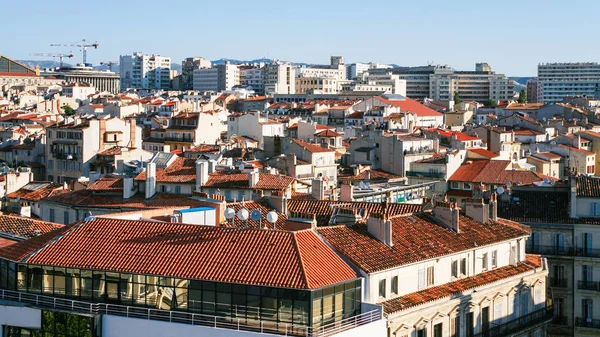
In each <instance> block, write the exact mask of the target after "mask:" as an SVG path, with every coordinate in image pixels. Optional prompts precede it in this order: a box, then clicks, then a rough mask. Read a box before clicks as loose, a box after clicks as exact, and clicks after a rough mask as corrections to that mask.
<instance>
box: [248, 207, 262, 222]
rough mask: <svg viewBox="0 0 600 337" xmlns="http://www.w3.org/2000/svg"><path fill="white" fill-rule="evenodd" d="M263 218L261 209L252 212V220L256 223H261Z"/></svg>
mask: <svg viewBox="0 0 600 337" xmlns="http://www.w3.org/2000/svg"><path fill="white" fill-rule="evenodd" d="M261 218H262V213H261V212H260V210H259V209H255V210H253V211H252V212H250V219H252V220H254V221H260V219H261Z"/></svg>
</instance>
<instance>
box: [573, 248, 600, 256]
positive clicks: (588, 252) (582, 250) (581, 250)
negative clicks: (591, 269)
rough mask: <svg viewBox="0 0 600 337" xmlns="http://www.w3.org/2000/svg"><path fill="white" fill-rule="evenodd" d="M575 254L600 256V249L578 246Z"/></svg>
mask: <svg viewBox="0 0 600 337" xmlns="http://www.w3.org/2000/svg"><path fill="white" fill-rule="evenodd" d="M575 254H576V255H577V256H585V257H600V249H591V248H577V249H576V250H575Z"/></svg>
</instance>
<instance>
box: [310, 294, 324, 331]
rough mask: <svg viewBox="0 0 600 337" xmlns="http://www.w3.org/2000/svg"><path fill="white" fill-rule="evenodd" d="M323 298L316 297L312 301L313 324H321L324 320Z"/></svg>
mask: <svg viewBox="0 0 600 337" xmlns="http://www.w3.org/2000/svg"><path fill="white" fill-rule="evenodd" d="M322 300H323V299H322V298H315V299H313V301H312V317H313V326H319V325H321V322H322V320H323V316H322V314H323V312H322V310H321V308H322V305H323V303H322Z"/></svg>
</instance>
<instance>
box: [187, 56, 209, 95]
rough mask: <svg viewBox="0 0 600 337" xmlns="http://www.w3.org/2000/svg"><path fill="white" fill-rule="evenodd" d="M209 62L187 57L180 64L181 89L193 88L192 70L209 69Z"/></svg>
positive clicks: (202, 58) (203, 59)
mask: <svg viewBox="0 0 600 337" xmlns="http://www.w3.org/2000/svg"><path fill="white" fill-rule="evenodd" d="M210 67H211V62H210V61H209V60H207V59H205V58H204V57H188V58H186V59H185V60H183V62H181V76H182V89H183V90H190V89H193V88H194V70H196V69H204V68H210Z"/></svg>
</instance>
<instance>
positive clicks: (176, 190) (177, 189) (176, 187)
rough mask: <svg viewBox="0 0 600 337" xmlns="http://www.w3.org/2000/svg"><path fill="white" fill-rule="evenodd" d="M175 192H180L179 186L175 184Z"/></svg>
mask: <svg viewBox="0 0 600 337" xmlns="http://www.w3.org/2000/svg"><path fill="white" fill-rule="evenodd" d="M175 194H181V186H179V185H175Z"/></svg>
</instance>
